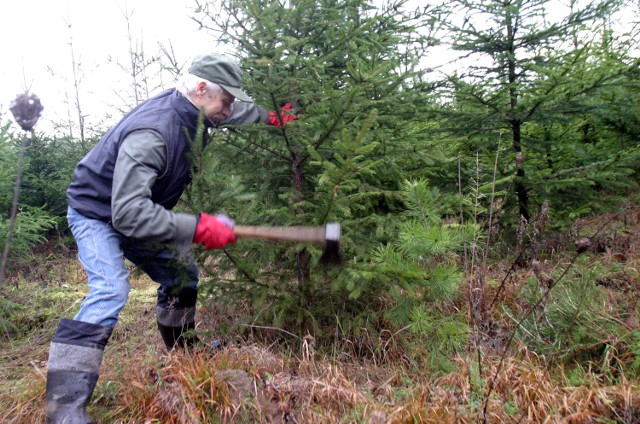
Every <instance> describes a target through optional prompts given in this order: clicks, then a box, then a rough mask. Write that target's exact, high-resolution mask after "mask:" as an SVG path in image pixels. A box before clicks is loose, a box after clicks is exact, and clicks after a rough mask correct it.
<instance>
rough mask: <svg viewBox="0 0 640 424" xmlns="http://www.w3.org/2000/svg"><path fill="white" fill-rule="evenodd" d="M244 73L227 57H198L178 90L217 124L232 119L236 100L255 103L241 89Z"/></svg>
mask: <svg viewBox="0 0 640 424" xmlns="http://www.w3.org/2000/svg"><path fill="white" fill-rule="evenodd" d="M241 83H242V70H241V69H240V67H239V66H238V65H237V64H236V63H235V62H234V61H233V60H232V59H231V58H230V57H228V56H225V55H222V54H218V53H210V54H204V55H200V56H197V57H196V58H195V59H194V60H193V62H192V63H191V66H190V67H189V74H187V75H186V78H183V80H182V81H181V83H180V84H179V85H178V89H179V90H180V91H181V92H182V93H183V94H184V95H186V96H187V97H188V98H189V99H190V100H191V102H193V104H194V105H196V106H197V107H198V108H202V109H204V114H205V116H206V117H207V118H209V120H210V121H211V122H213V123H214V124H217V123H219V122H221V121H224V120H225V119H227V118H228V117H229V115H231V105H232V103H233V101H234V99H235V98H237V99H239V100H241V101H244V102H252V100H251V98H250V97H249V96H247V94H246V93H245V92H244V91H242V89H241Z"/></svg>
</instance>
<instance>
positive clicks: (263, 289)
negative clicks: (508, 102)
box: [185, 0, 432, 335]
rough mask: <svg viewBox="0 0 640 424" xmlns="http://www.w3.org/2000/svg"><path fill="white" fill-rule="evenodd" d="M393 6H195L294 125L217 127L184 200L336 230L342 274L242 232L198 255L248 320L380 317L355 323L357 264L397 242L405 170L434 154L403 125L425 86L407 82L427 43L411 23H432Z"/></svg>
mask: <svg viewBox="0 0 640 424" xmlns="http://www.w3.org/2000/svg"><path fill="white" fill-rule="evenodd" d="M396 6H398V7H388V8H385V10H384V11H375V10H374V8H373V7H372V6H371V5H370V4H369V3H368V2H366V1H362V0H332V1H328V2H321V3H319V2H316V1H299V2H292V3H287V4H286V5H283V4H281V3H279V2H265V3H262V4H261V5H260V7H257V5H256V3H255V2H253V1H248V0H241V1H233V2H229V1H224V2H220V6H219V7H220V8H221V9H222V10H223V11H224V13H215V12H214V11H213V10H210V9H209V8H205V9H203V12H204V17H203V20H202V22H203V26H205V27H207V28H211V29H212V30H213V31H215V32H216V33H217V35H218V36H219V37H220V39H222V40H225V41H230V42H232V43H233V44H234V46H236V47H237V51H238V52H239V54H240V55H241V61H242V64H243V67H244V68H245V69H247V70H249V72H247V73H246V74H245V76H246V78H245V87H246V88H247V90H248V91H249V92H250V93H251V94H252V95H253V97H254V98H255V99H256V101H257V103H258V104H260V105H262V106H264V107H267V108H269V109H271V110H279V109H280V107H281V105H282V104H283V103H285V102H291V103H292V104H293V108H294V110H295V112H296V113H297V115H298V117H299V120H297V121H293V122H290V123H288V124H287V126H286V127H285V128H275V127H265V126H262V125H257V126H253V127H247V126H242V127H240V126H238V127H231V128H228V129H227V130H223V131H219V132H217V133H216V134H215V135H214V137H213V139H212V141H211V143H210V144H209V145H208V147H207V148H206V149H205V150H204V156H203V161H202V162H201V163H198V165H197V166H196V167H197V168H198V169H206V170H207V171H208V173H209V175H208V176H207V175H204V173H203V174H198V175H196V176H195V179H194V183H193V187H191V189H190V192H189V193H188V194H187V196H185V198H186V203H187V207H188V208H189V209H190V210H209V211H224V212H225V213H228V214H229V215H231V216H233V217H234V219H235V220H236V222H237V223H241V224H256V225H267V224H268V225H324V224H325V223H327V222H329V221H338V222H340V223H341V224H342V228H343V235H342V240H341V247H342V249H343V252H344V256H345V257H346V258H347V260H348V263H349V264H348V266H347V267H345V269H344V270H343V271H342V272H336V271H334V270H322V269H318V268H316V266H315V262H316V260H317V258H318V257H319V255H320V253H321V249H320V246H313V245H306V244H291V243H290V244H287V243H272V242H264V241H249V240H241V241H240V242H239V243H238V245H237V246H236V247H234V248H233V249H229V250H228V251H227V252H222V253H211V254H210V256H214V257H215V261H212V262H210V263H215V264H216V266H217V267H219V268H216V269H210V270H208V271H209V275H210V276H211V279H210V281H209V282H208V284H204V285H203V288H204V289H205V290H207V288H208V290H210V292H211V293H216V295H222V296H235V299H238V298H240V299H244V298H248V299H250V300H251V304H252V306H253V307H254V308H255V310H256V311H257V318H256V322H257V323H262V324H269V325H275V326H278V327H280V326H282V327H285V328H286V329H287V330H289V331H293V332H295V333H298V334H300V335H304V334H305V333H306V332H307V331H310V332H313V333H314V334H315V335H321V334H323V333H324V331H325V330H326V329H327V328H330V327H328V326H332V325H338V326H339V327H341V329H342V331H344V334H349V335H352V334H353V333H352V331H351V330H349V329H347V328H346V326H348V327H350V328H358V325H359V324H361V325H362V327H363V328H366V327H371V328H375V327H376V326H378V325H379V323H377V322H371V324H369V325H367V324H366V321H367V319H368V318H367V317H366V314H365V313H364V311H365V310H367V311H369V306H371V305H373V304H375V303H377V302H376V298H377V297H379V294H380V291H379V288H378V287H375V286H372V285H371V279H370V278H369V277H368V276H367V275H368V274H369V273H371V271H367V270H366V268H367V266H370V264H369V262H370V261H371V258H372V255H373V253H374V252H375V249H376V248H377V247H378V246H379V245H380V243H387V242H389V241H390V240H393V239H395V238H396V234H397V233H398V230H399V228H400V222H399V220H397V219H395V216H396V214H399V213H402V211H404V210H406V209H407V205H405V204H404V203H403V198H402V195H400V193H399V190H400V189H401V184H402V181H403V180H404V179H405V178H406V169H410V170H412V172H416V173H419V172H420V171H418V170H419V169H422V167H423V166H424V164H425V163H427V161H429V163H430V162H432V161H431V160H430V159H429V156H430V155H429V153H430V152H429V150H428V149H424V150H422V149H420V148H419V142H418V140H419V139H420V138H421V137H420V133H419V132H418V131H417V130H416V128H415V126H414V123H416V124H415V125H417V122H419V121H422V119H421V118H420V117H419V116H416V114H415V113H416V112H417V111H418V110H419V109H420V108H422V107H424V105H425V102H426V101H427V99H426V98H425V97H424V96H423V94H424V92H425V90H427V88H425V87H424V86H420V87H419V86H418V85H416V88H415V89H413V90H412V89H411V84H412V82H414V81H416V78H417V73H416V72H415V71H414V67H415V65H416V63H417V62H418V60H419V58H420V57H421V56H422V55H423V54H424V49H425V47H426V45H427V44H426V43H427V41H428V37H427V36H426V35H424V32H420V31H418V29H419V28H423V29H424V28H427V27H428V26H429V20H430V18H428V17H427V13H426V11H425V13H424V14H421V13H417V14H413V13H408V12H406V11H404V10H403V8H402V7H401V6H402V4H401V3H398V4H397V5H396ZM211 7H212V8H213V6H212V5H211ZM319 22H321V23H322V24H320V25H319V24H318V23H319ZM399 116H402V117H403V118H402V119H399V118H398V117H399ZM409 122H411V123H409ZM422 125H424V123H422ZM196 143H197V142H196ZM425 146H427V145H426V144H425ZM431 148H432V146H431ZM194 160H195V161H198V159H197V155H195V154H194ZM354 266H355V267H356V268H357V269H355V268H353V267H354ZM220 270H222V271H220ZM226 270H236V271H237V272H235V273H227V272H226ZM336 274H337V275H336ZM363 275H365V276H366V277H363ZM225 298H226V297H225ZM319 300H322V301H321V302H320V301H319ZM336 323H337V324H336ZM345 323H348V324H345ZM343 324H345V325H343ZM352 324H353V325H352ZM332 333H333V331H332ZM325 334H326V333H325Z"/></svg>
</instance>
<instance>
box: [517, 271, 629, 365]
mask: <svg viewBox="0 0 640 424" xmlns="http://www.w3.org/2000/svg"><path fill="white" fill-rule="evenodd" d="M586 261H587V260H586V259H584V260H583V261H582V262H580V263H579V265H578V267H577V268H576V269H575V270H574V271H572V272H570V273H568V274H567V275H566V276H565V277H564V279H563V280H562V281H560V282H559V283H558V284H556V285H555V286H554V287H553V289H552V290H550V291H548V294H547V295H546V301H545V302H544V303H543V304H542V305H541V306H540V307H539V309H538V310H536V311H533V312H532V313H531V314H530V317H529V318H528V319H527V320H525V322H524V323H523V328H522V329H521V330H520V332H519V334H520V336H521V337H522V338H523V340H524V341H525V342H527V343H528V344H529V345H530V346H531V347H532V348H533V349H534V350H536V351H538V352H540V353H543V354H546V355H548V356H549V357H556V358H560V359H563V360H566V361H578V362H583V361H594V362H600V361H601V360H602V359H603V357H604V356H605V354H606V348H607V346H609V345H611V344H616V343H620V344H621V345H626V344H628V343H629V341H630V340H632V338H630V334H629V331H628V330H627V329H626V328H625V327H624V325H622V324H620V322H621V321H620V320H619V319H616V316H615V310H614V309H612V308H611V307H610V303H609V302H608V301H607V299H608V296H607V294H606V292H605V291H604V289H603V288H602V287H600V286H598V285H597V284H596V281H598V280H599V279H600V278H602V276H603V273H604V269H603V268H602V267H601V266H594V265H593V264H589V263H588V262H586ZM544 290H545V289H541V288H540V287H539V286H538V283H537V281H536V280H535V279H534V278H531V279H530V280H529V282H528V284H527V286H526V289H525V291H524V293H523V298H524V300H525V305H528V307H527V306H526V307H525V309H524V312H523V313H525V314H528V313H529V311H531V306H532V305H533V304H534V303H535V302H537V301H538V299H540V298H541V296H544V295H545V294H544V293H545V292H544Z"/></svg>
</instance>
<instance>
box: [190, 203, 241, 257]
mask: <svg viewBox="0 0 640 424" xmlns="http://www.w3.org/2000/svg"><path fill="white" fill-rule="evenodd" d="M233 225H234V222H233V220H232V219H231V218H229V217H228V216H226V215H217V216H211V215H209V214H206V213H204V212H202V213H201V214H200V220H199V221H198V226H197V227H196V234H195V236H194V237H193V242H194V243H199V244H202V245H204V248H205V249H207V250H211V249H222V248H223V247H225V246H226V245H228V244H233V243H235V242H236V235H235V233H234V232H233Z"/></svg>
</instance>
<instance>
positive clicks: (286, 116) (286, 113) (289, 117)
mask: <svg viewBox="0 0 640 424" xmlns="http://www.w3.org/2000/svg"><path fill="white" fill-rule="evenodd" d="M296 119H298V115H296V114H295V113H294V112H293V111H292V110H291V103H285V104H284V106H282V109H280V118H278V114H277V113H276V112H269V125H273V126H275V127H280V128H282V127H283V126H285V125H287V122H291V121H295V120H296ZM280 122H282V124H280Z"/></svg>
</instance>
